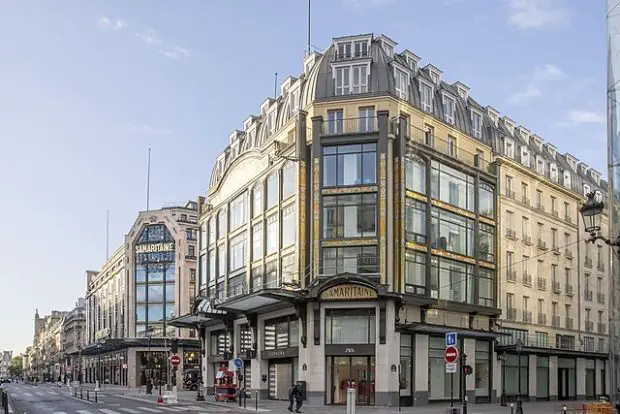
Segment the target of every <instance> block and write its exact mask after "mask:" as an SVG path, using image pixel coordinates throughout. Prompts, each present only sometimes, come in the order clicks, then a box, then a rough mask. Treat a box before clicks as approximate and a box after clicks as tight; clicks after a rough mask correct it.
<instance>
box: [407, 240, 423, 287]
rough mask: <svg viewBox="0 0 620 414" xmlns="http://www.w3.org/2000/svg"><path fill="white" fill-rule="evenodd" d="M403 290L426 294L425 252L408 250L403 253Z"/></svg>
mask: <svg viewBox="0 0 620 414" xmlns="http://www.w3.org/2000/svg"><path fill="white" fill-rule="evenodd" d="M405 272H406V276H405V292H406V293H414V294H416V295H424V294H426V254H425V253H419V252H415V251H412V250H408V251H407V253H406V254H405Z"/></svg>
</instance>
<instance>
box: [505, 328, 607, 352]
mask: <svg viewBox="0 0 620 414" xmlns="http://www.w3.org/2000/svg"><path fill="white" fill-rule="evenodd" d="M505 333H506V334H508V335H501V336H500V337H499V338H498V341H499V344H498V347H499V348H502V347H507V348H509V349H514V346H515V345H516V344H517V341H518V342H519V343H520V344H521V345H522V346H523V347H534V348H548V349H562V350H571V351H579V350H581V351H583V350H586V346H585V345H583V344H581V343H580V342H579V341H578V340H575V337H574V336H573V335H557V336H556V337H555V338H554V337H552V335H540V334H534V333H531V334H525V335H518V334H514V333H512V332H509V331H508V330H507V331H505ZM607 349H608V347H607V346H603V347H602V348H598V347H597V348H595V349H594V352H599V353H602V354H605V353H607Z"/></svg>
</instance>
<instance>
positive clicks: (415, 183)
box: [405, 155, 426, 194]
mask: <svg viewBox="0 0 620 414" xmlns="http://www.w3.org/2000/svg"><path fill="white" fill-rule="evenodd" d="M405 175H406V180H405V183H406V187H407V189H409V190H413V191H416V192H418V193H422V194H426V162H425V161H424V160H423V159H422V158H420V157H418V156H416V155H408V156H407V158H406V160H405Z"/></svg>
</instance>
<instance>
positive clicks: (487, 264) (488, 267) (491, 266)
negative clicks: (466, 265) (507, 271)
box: [478, 261, 495, 270]
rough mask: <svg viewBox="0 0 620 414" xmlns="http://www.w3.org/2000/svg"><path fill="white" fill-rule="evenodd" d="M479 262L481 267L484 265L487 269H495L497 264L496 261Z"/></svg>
mask: <svg viewBox="0 0 620 414" xmlns="http://www.w3.org/2000/svg"><path fill="white" fill-rule="evenodd" d="M478 263H479V264H480V267H484V268H487V269H493V270H495V264H494V263H489V262H482V261H479V262H478Z"/></svg>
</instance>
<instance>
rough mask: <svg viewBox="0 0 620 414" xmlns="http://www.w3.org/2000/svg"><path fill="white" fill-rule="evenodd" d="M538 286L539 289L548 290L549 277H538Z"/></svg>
mask: <svg viewBox="0 0 620 414" xmlns="http://www.w3.org/2000/svg"><path fill="white" fill-rule="evenodd" d="M536 286H537V287H538V289H540V290H547V279H545V278H544V277H540V276H539V277H538V281H537V283H536Z"/></svg>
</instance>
